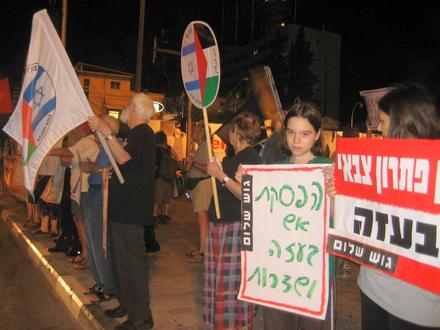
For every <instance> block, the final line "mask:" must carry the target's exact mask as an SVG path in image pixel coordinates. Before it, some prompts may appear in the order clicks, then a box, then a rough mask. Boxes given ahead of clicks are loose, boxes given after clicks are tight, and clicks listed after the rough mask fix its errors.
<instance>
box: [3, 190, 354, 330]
mask: <svg viewBox="0 0 440 330" xmlns="http://www.w3.org/2000/svg"><path fill="white" fill-rule="evenodd" d="M0 210H1V219H2V220H3V221H4V222H5V223H6V224H7V225H8V227H9V228H10V230H11V233H12V234H13V235H14V236H15V237H16V238H17V241H19V243H20V245H21V246H22V247H23V248H24V250H25V251H26V252H27V253H28V255H29V257H30V258H31V259H32V261H33V262H34V263H35V264H36V265H37V266H38V267H39V269H40V270H41V271H42V272H43V273H44V275H45V276H46V278H47V279H48V281H49V282H50V283H51V284H52V286H53V288H54V290H55V291H56V292H57V293H58V294H59V295H60V297H61V298H62V300H63V302H64V303H65V304H66V306H67V307H68V309H69V310H70V311H71V313H72V315H73V317H74V318H75V319H76V320H77V321H78V324H79V326H81V327H82V328H84V329H112V328H113V327H114V326H115V325H117V324H118V323H117V322H123V321H125V318H121V319H117V320H112V319H110V318H108V317H106V316H105V315H104V310H105V309H108V308H113V307H115V306H116V305H117V303H116V301H115V300H114V299H112V300H110V301H107V302H103V303H100V304H89V301H88V297H87V296H86V295H84V292H85V291H87V288H89V287H91V286H92V285H93V279H92V277H91V275H90V272H89V271H88V270H82V271H81V270H75V269H73V267H72V264H71V263H68V262H67V257H65V255H64V253H49V252H47V248H48V247H50V246H53V242H52V240H51V239H50V238H48V237H41V236H34V235H32V233H31V232H30V230H29V229H26V228H24V227H23V224H24V221H25V218H26V208H25V205H24V204H23V203H22V202H19V201H17V199H16V198H14V197H12V196H11V195H9V194H5V195H3V196H0ZM170 215H171V217H172V219H173V220H172V221H171V223H170V224H169V225H158V226H157V227H156V236H157V239H158V241H159V243H160V244H161V248H162V251H161V252H159V253H158V254H157V255H154V256H148V257H147V260H148V264H149V269H150V296H151V308H152V311H153V316H154V322H155V327H154V329H194V330H195V329H207V328H206V327H205V326H204V325H203V322H202V299H201V298H202V297H201V294H202V273H203V265H202V264H189V263H187V258H186V257H185V252H187V251H189V250H191V249H192V248H193V247H194V243H196V242H197V241H198V224H197V220H196V217H195V216H194V215H193V213H192V210H191V204H190V203H189V202H188V201H185V200H181V199H175V200H173V203H172V208H171V214H170ZM356 270H357V268H354V269H353V272H354V273H356ZM356 275H357V274H353V276H352V277H351V278H348V279H342V278H341V279H337V289H338V293H337V327H336V328H337V329H338V330H348V329H350V330H352V329H359V328H360V319H359V292H358V291H359V290H358V288H357V286H356V284H355V277H356ZM260 314H261V313H257V316H256V319H255V321H254V329H255V330H260V329H262V324H261V315H260Z"/></svg>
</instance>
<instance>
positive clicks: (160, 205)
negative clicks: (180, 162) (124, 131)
mask: <svg viewBox="0 0 440 330" xmlns="http://www.w3.org/2000/svg"><path fill="white" fill-rule="evenodd" d="M156 148H157V154H156V185H155V189H154V217H155V219H156V220H157V222H158V223H161V224H164V225H166V224H168V223H169V222H170V220H171V218H170V216H169V209H170V203H171V198H172V190H173V182H174V179H175V177H176V171H177V160H176V158H175V157H176V156H175V155H173V152H172V149H171V147H170V146H169V145H168V144H167V136H166V135H165V133H164V132H162V131H159V132H157V133H156Z"/></svg>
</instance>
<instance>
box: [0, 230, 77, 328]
mask: <svg viewBox="0 0 440 330" xmlns="http://www.w3.org/2000/svg"><path fill="white" fill-rule="evenodd" d="M0 329H2V330H9V329H11V330H12V329H13V330H21V329H80V328H79V326H78V325H77V324H76V322H75V321H74V320H73V318H72V317H71V316H70V313H69V311H68V310H67V309H66V307H65V306H64V304H63V303H62V302H61V300H59V298H58V297H57V296H56V294H55V291H54V290H53V288H51V287H50V285H49V284H48V282H47V280H46V279H45V278H44V276H43V275H42V274H41V273H40V270H38V269H37V268H36V267H35V266H34V265H33V264H32V263H31V261H30V260H29V257H28V256H27V255H26V253H25V252H24V251H23V250H21V249H20V247H19V246H18V245H17V243H16V242H15V241H14V239H13V238H12V237H11V236H10V233H9V231H8V229H7V228H6V225H5V224H4V222H3V221H0Z"/></svg>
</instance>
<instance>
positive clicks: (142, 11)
mask: <svg viewBox="0 0 440 330" xmlns="http://www.w3.org/2000/svg"><path fill="white" fill-rule="evenodd" d="M144 19H145V0H140V8H139V30H138V44H137V57H136V84H135V91H136V92H140V91H141V85H142V56H143V53H144Z"/></svg>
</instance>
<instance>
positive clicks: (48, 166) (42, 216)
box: [32, 156, 60, 236]
mask: <svg viewBox="0 0 440 330" xmlns="http://www.w3.org/2000/svg"><path fill="white" fill-rule="evenodd" d="M59 166H60V162H59V159H58V157H52V156H46V157H45V158H44V159H43V162H42V163H41V166H40V168H39V169H38V176H37V183H36V188H35V191H34V201H35V202H36V206H34V207H33V208H34V211H35V213H36V214H38V218H39V224H40V227H39V228H38V229H37V230H35V231H33V232H32V233H33V234H34V235H41V234H47V235H49V234H51V233H52V235H53V236H57V235H58V229H57V224H56V222H57V218H58V212H57V207H56V206H55V205H48V204H47V203H46V202H45V201H44V200H42V199H41V196H42V194H43V192H44V191H45V189H46V187H47V185H48V184H49V182H50V178H51V177H53V176H54V175H55V173H56V171H57V168H58V167H59ZM51 222H52V224H51Z"/></svg>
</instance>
